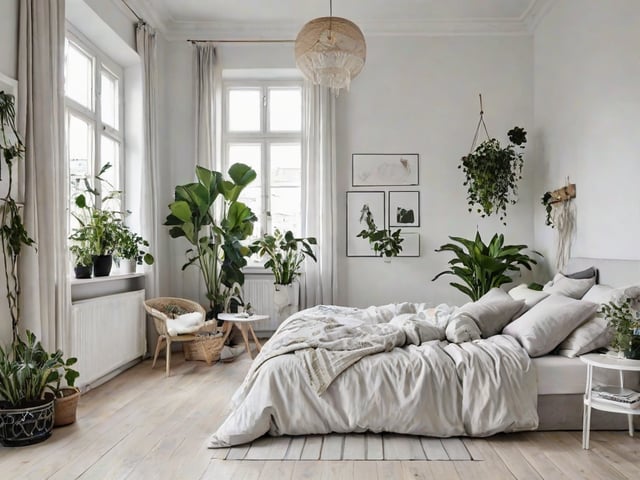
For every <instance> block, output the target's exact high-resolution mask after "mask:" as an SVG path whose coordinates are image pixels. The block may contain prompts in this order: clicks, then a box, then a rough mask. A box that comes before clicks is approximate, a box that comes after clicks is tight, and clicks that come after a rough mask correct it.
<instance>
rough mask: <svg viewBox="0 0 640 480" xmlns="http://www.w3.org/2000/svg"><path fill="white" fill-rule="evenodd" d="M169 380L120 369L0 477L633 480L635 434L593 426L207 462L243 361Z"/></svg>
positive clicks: (17, 452) (178, 363)
mask: <svg viewBox="0 0 640 480" xmlns="http://www.w3.org/2000/svg"><path fill="white" fill-rule="evenodd" d="M172 364H174V365H172V366H173V367H174V368H173V376H172V377H170V378H165V377H164V368H163V365H160V366H156V369H155V370H151V363H150V362H149V361H145V362H143V363H142V364H140V365H138V366H136V367H134V368H132V369H131V370H128V371H127V372H125V373H124V374H122V375H120V376H118V377H116V378H115V379H113V380H111V381H110V382H108V383H106V384H105V385H103V386H101V387H99V388H97V389H95V390H92V391H90V392H89V393H87V394H86V395H84V396H83V397H82V398H81V400H80V407H79V412H78V415H79V418H78V422H77V423H76V424H75V425H72V426H69V427H64V428H61V429H56V430H54V433H53V436H52V437H51V438H50V439H49V440H47V441H46V442H45V443H42V444H40V445H34V446H31V447H23V448H17V449H9V448H3V447H0V478H1V479H2V480H13V479H16V480H17V479H20V480H26V479H34V480H43V479H60V480H71V479H76V478H81V479H99V480H103V479H107V480H116V479H124V478H126V479H144V480H155V479H172V480H173V479H175V480H191V479H194V480H195V479H215V480H225V479H233V480H249V479H261V480H271V479H274V480H287V479H293V478H302V479H345V480H346V479H349V480H350V479H366V480H375V479H380V480H382V479H393V480H396V479H428V478H434V479H436V478H437V479H474V480H481V479H492V480H493V479H502V478H518V479H540V478H550V479H555V478H557V479H560V478H568V479H579V478H592V479H607V480H612V479H623V478H628V479H636V480H637V479H638V478H640V438H639V437H635V438H630V437H629V436H628V435H627V434H625V433H624V432H594V433H593V434H592V437H591V438H592V440H591V443H592V445H591V446H592V449H591V450H590V451H584V450H582V448H581V433H580V432H533V433H519V434H505V435H498V436H495V437H492V438H489V439H465V440H464V442H465V445H466V446H467V448H468V449H469V451H470V452H471V453H472V455H473V457H474V458H483V459H484V460H482V461H462V462H455V461H450V462H436V461H434V462H425V461H405V462H400V461H398V462H394V461H379V462H373V461H371V462H369V461H338V462H332V461H299V462H281V461H229V460H217V459H214V458H213V457H214V455H213V451H212V450H208V449H206V441H207V438H208V436H209V435H210V434H211V433H213V432H214V430H215V429H216V427H217V426H218V425H219V424H220V423H221V422H222V420H223V418H224V416H225V414H226V413H227V408H228V401H229V398H230V397H231V395H232V394H233V392H234V390H235V389H236V388H237V387H238V385H239V384H240V383H241V381H242V378H243V376H244V374H245V373H246V371H247V370H248V368H249V365H250V360H249V358H248V356H247V355H246V353H245V354H243V355H242V356H241V357H240V358H239V359H238V360H236V361H235V362H234V363H230V364H217V365H213V366H211V367H207V366H206V364H204V363H202V362H184V361H183V360H182V358H181V357H180V356H179V355H175V356H174V359H173V361H172Z"/></svg>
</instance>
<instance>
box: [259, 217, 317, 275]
mask: <svg viewBox="0 0 640 480" xmlns="http://www.w3.org/2000/svg"><path fill="white" fill-rule="evenodd" d="M316 244H317V241H316V239H315V238H314V237H308V238H296V237H295V236H294V235H293V232H291V230H288V231H287V232H285V233H284V234H283V233H282V232H281V231H280V230H278V229H276V230H275V231H274V232H273V235H264V236H263V237H262V238H260V239H259V240H256V241H255V242H254V243H253V244H252V245H251V250H252V251H253V252H255V253H257V254H258V255H260V256H261V257H263V256H266V257H269V259H268V260H267V261H266V262H265V264H264V266H265V267H266V268H270V269H271V271H272V272H273V275H274V277H275V283H276V284H279V285H290V284H291V283H293V281H294V280H295V278H296V277H297V276H299V275H300V273H301V266H302V262H304V260H305V258H306V257H307V256H308V257H310V258H312V259H313V261H314V262H315V261H317V259H316V256H315V254H314V253H313V249H312V248H311V245H316Z"/></svg>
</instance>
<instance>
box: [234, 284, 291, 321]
mask: <svg viewBox="0 0 640 480" xmlns="http://www.w3.org/2000/svg"><path fill="white" fill-rule="evenodd" d="M242 289H243V292H244V296H243V300H244V302H245V303H247V302H249V303H251V306H252V307H253V310H254V311H255V313H257V314H260V315H269V320H263V321H260V322H255V324H254V325H253V329H254V330H255V331H256V332H262V333H273V332H275V331H276V329H277V328H278V326H279V325H280V324H281V323H282V322H283V321H284V320H286V317H287V316H288V315H289V314H290V313H289V312H286V311H285V312H282V314H280V315H278V312H277V311H276V309H275V307H274V305H273V276H271V275H245V278H244V286H243V288H242ZM290 308H291V310H292V311H297V310H298V305H295V306H293V307H290ZM285 310H286V309H285Z"/></svg>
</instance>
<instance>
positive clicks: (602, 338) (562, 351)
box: [558, 300, 611, 358]
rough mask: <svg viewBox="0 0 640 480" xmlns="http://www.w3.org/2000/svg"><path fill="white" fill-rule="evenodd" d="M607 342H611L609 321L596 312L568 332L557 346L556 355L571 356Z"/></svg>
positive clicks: (602, 345) (596, 347)
mask: <svg viewBox="0 0 640 480" xmlns="http://www.w3.org/2000/svg"><path fill="white" fill-rule="evenodd" d="M583 301H584V300H583ZM609 343H611V330H610V329H609V322H608V321H607V320H606V319H605V318H604V317H603V316H602V315H601V314H599V313H596V314H594V315H592V316H591V318H589V320H587V321H586V322H584V323H583V324H582V325H580V326H579V327H578V328H576V329H575V330H574V331H573V332H571V333H570V334H569V336H568V337H567V338H566V339H565V340H564V341H563V342H562V343H561V344H560V346H559V347H558V355H562V356H563V357H569V358H573V357H577V356H578V355H583V354H585V353H589V352H592V351H594V350H597V349H598V348H602V347H606V346H607V345H609Z"/></svg>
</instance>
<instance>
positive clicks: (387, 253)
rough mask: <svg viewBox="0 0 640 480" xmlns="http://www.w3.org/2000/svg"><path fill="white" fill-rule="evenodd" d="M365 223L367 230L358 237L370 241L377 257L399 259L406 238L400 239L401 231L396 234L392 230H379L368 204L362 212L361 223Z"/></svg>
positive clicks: (363, 207)
mask: <svg viewBox="0 0 640 480" xmlns="http://www.w3.org/2000/svg"><path fill="white" fill-rule="evenodd" d="M363 221H364V222H365V223H366V225H367V228H366V229H364V230H362V231H361V232H360V233H358V235H357V236H358V237H360V238H364V239H365V240H369V244H370V245H371V248H373V251H374V252H375V253H376V255H377V256H379V257H386V258H387V259H389V258H390V257H397V256H398V254H399V253H400V252H401V251H402V245H401V244H402V242H404V238H401V237H400V234H401V233H402V232H401V230H400V229H398V230H396V231H395V232H392V231H391V230H390V229H389V230H386V229H381V230H378V227H377V226H376V223H375V221H374V220H373V215H371V210H370V208H369V205H366V204H365V205H363V206H362V209H361V210H360V223H362V222H363Z"/></svg>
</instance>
